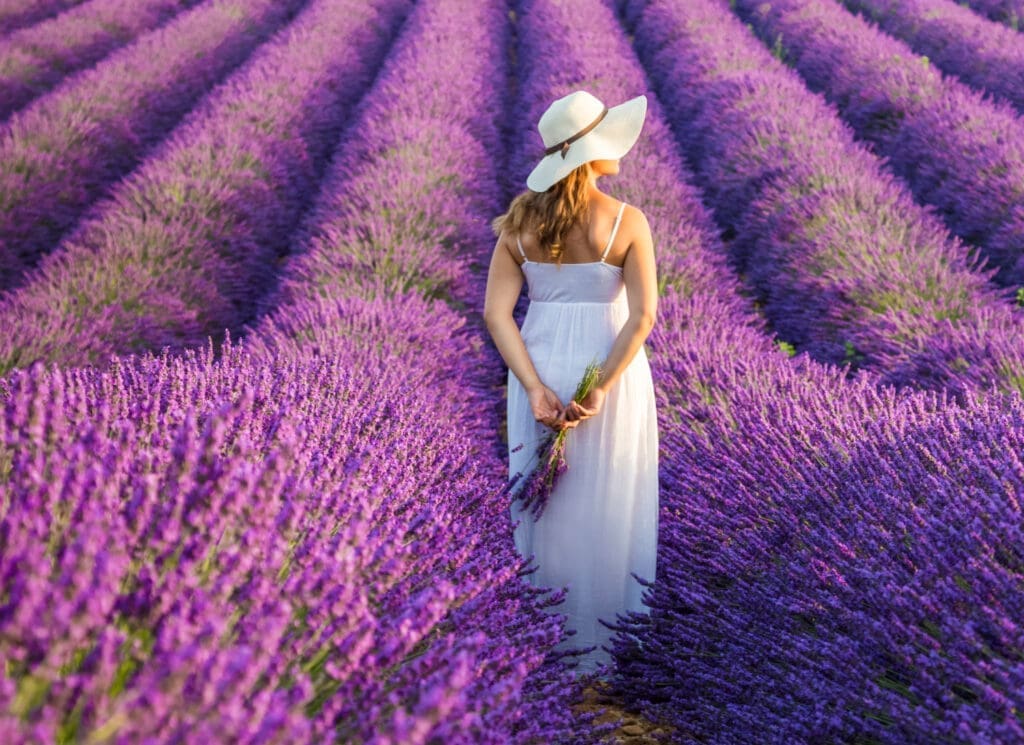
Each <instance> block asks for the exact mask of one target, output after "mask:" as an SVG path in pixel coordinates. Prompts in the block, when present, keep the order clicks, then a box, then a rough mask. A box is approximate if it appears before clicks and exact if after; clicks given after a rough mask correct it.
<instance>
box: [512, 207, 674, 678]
mask: <svg viewBox="0 0 1024 745" xmlns="http://www.w3.org/2000/svg"><path fill="white" fill-rule="evenodd" d="M625 206H626V205H625V203H623V204H622V207H620V208H619V213H618V215H617V216H616V218H615V225H614V227H613V228H612V233H611V236H610V237H609V239H608V245H607V246H606V247H605V250H604V253H603V254H602V255H601V260H600V261H593V262H587V263H582V264H562V265H561V268H559V267H558V266H556V265H555V264H553V263H547V262H535V261H528V260H525V259H526V254H525V252H523V246H522V243H519V251H520V253H522V255H523V259H524V263H523V264H522V270H523V273H524V274H525V275H526V282H527V286H528V289H529V299H530V304H529V307H528V310H527V312H526V316H525V318H524V320H523V325H522V328H521V329H520V333H521V335H522V338H523V342H524V343H525V345H526V349H527V351H528V352H529V354H530V359H531V360H532V361H533V364H534V367H535V368H536V369H537V373H538V374H539V375H540V379H541V381H542V382H543V383H544V384H545V385H546V386H548V387H549V388H551V389H552V390H553V391H554V392H555V393H556V394H557V395H558V398H559V401H560V402H561V403H562V405H563V406H564V405H565V404H567V403H568V402H569V400H570V399H571V397H572V394H573V392H574V391H575V389H576V386H577V384H578V383H579V380H580V378H581V377H582V375H583V371H584V368H586V366H587V363H589V362H590V361H591V360H592V359H594V358H596V360H597V362H598V363H601V362H604V360H605V359H606V358H607V356H608V354H609V353H610V352H611V349H612V345H613V344H614V342H615V338H616V336H617V335H618V333H619V330H620V329H621V328H622V326H623V324H625V322H626V320H627V318H628V317H629V305H628V303H627V300H626V287H625V284H624V282H623V278H622V268H621V267H617V266H615V265H613V264H608V263H606V262H605V257H606V256H607V254H608V249H609V248H611V245H612V241H613V240H614V239H615V233H616V231H617V230H618V227H619V221H620V220H621V218H622V211H623V209H624V208H625ZM548 432H551V430H550V428H548V427H546V426H544V425H542V424H540V423H539V422H537V421H536V420H535V419H534V418H533V413H532V411H531V409H530V403H529V401H528V400H527V397H526V391H525V390H524V389H523V386H522V384H521V383H520V381H519V379H518V378H516V376H515V375H514V374H513V373H512V371H511V370H509V373H508V444H509V476H510V477H512V476H513V475H514V474H516V473H522V474H523V478H521V479H520V480H519V481H518V482H517V484H515V485H514V486H513V494H518V490H519V489H520V488H521V487H522V486H523V485H524V482H525V480H526V479H525V476H526V475H528V473H529V472H530V471H532V470H533V468H534V467H535V466H536V448H537V445H538V444H539V443H540V442H541V440H542V438H543V437H544V436H545V434H546V433H548ZM520 443H522V444H523V447H522V448H519V449H516V446H517V445H519V444H520ZM513 451H514V452H513ZM565 460H566V462H567V463H568V470H567V471H566V472H564V473H563V474H562V475H561V477H560V480H559V481H558V483H557V484H556V486H555V489H554V491H553V492H552V494H551V496H550V499H549V500H548V503H547V506H546V507H545V508H544V512H543V513H542V514H541V516H540V518H539V519H538V520H537V521H536V522H535V521H534V518H533V516H532V515H531V513H530V512H529V510H522V509H521V503H520V502H518V501H513V502H512V504H511V508H510V509H511V517H512V522H513V524H514V528H513V533H514V538H515V545H516V548H517V550H518V551H519V553H520V554H521V555H522V556H523V558H524V559H529V558H530V555H531V554H533V555H535V558H536V562H535V563H536V564H537V566H538V567H539V568H538V570H537V571H536V572H533V573H532V574H529V575H527V578H528V579H529V581H530V582H531V583H532V584H533V585H534V586H536V587H550V588H554V589H557V588H561V587H566V586H567V587H568V588H569V590H568V593H567V595H566V598H565V600H563V601H562V602H561V603H559V604H558V605H555V606H551V607H550V610H551V612H554V613H562V614H565V615H566V616H568V620H567V623H566V625H567V627H568V628H571V629H575V630H576V631H577V633H576V634H575V635H570V636H569V637H567V638H566V639H564V640H563V641H562V642H561V643H560V644H559V645H558V647H557V649H559V650H569V649H579V648H582V647H589V646H592V645H597V648H596V649H595V650H594V651H593V652H590V653H588V654H587V655H585V656H580V657H579V665H578V668H577V670H579V671H581V672H582V671H592V670H593V669H594V668H595V666H596V665H597V664H598V663H599V662H608V663H610V662H611V659H612V658H611V655H610V654H609V650H610V648H611V643H610V641H609V639H610V637H611V636H612V635H613V634H614V633H615V632H614V631H613V630H612V629H609V628H606V627H605V626H603V625H602V624H601V623H600V621H599V619H604V620H605V621H607V622H609V623H615V620H616V619H615V615H616V613H625V611H627V610H631V611H636V612H646V611H648V610H649V609H648V608H647V606H646V605H644V604H643V602H642V601H641V595H642V594H643V591H644V590H645V589H646V588H645V587H644V586H643V585H641V584H640V583H639V582H637V581H636V579H634V578H633V577H632V576H631V575H630V573H631V572H635V573H636V574H637V575H639V576H640V577H643V578H644V579H645V580H649V581H653V580H654V578H655V566H656V559H657V544H658V424H657V418H656V413H655V402H654V384H653V381H652V379H651V370H650V367H649V365H648V361H647V354H646V351H645V349H644V348H643V347H641V348H640V349H639V350H638V351H637V353H636V355H635V356H634V357H633V359H632V360H631V361H630V363H629V365H628V367H627V368H626V369H625V370H624V371H623V373H622V375H621V376H620V377H619V379H618V380H617V381H616V382H615V384H614V385H613V386H612V388H611V390H609V392H608V395H607V396H606V397H605V401H604V406H603V407H602V409H601V411H600V412H599V413H598V414H597V415H596V416H593V417H591V418H590V419H586V420H584V421H582V422H580V424H579V425H578V426H577V427H576V428H575V429H572V430H570V431H569V433H568V436H567V439H566V446H565ZM517 521H518V522H517ZM605 646H607V647H608V650H606V649H604V647H605Z"/></svg>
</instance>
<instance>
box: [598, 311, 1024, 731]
mask: <svg viewBox="0 0 1024 745" xmlns="http://www.w3.org/2000/svg"><path fill="white" fill-rule="evenodd" d="M692 316H693V313H692V309H690V308H672V307H671V306H670V307H669V308H667V309H666V312H665V313H659V328H660V332H659V334H658V337H657V339H656V340H655V344H656V350H657V357H656V359H657V360H658V361H659V366H658V370H657V381H656V382H657V385H656V387H657V389H658V391H659V393H660V394H661V397H660V398H659V407H660V408H666V407H671V410H672V412H673V414H670V415H667V417H668V416H672V415H675V416H679V417H681V419H682V425H681V426H676V427H671V428H666V429H664V430H663V444H662V447H663V449H664V450H666V451H667V452H669V453H673V454H675V457H670V458H667V459H665V460H666V462H665V465H664V467H663V469H662V473H661V478H662V489H663V494H670V495H673V497H672V498H671V501H670V504H671V505H672V507H673V508H674V511H673V513H672V514H674V515H675V516H676V517H675V518H674V519H672V520H671V521H667V526H666V534H665V538H664V540H663V542H662V546H661V551H662V553H661V554H660V556H659V566H661V561H664V563H665V564H664V565H665V572H664V575H663V576H660V577H659V578H658V582H657V583H656V585H655V586H654V588H653V590H652V592H653V596H652V598H651V601H650V602H651V604H652V607H653V609H654V610H652V613H651V617H650V618H649V619H638V620H637V621H636V622H631V623H628V624H624V631H626V632H628V634H627V636H626V638H629V637H636V638H638V639H639V641H640V642H642V647H641V646H639V645H638V644H634V645H633V647H632V649H629V648H623V649H620V654H619V659H618V662H619V670H620V675H619V676H618V678H617V681H618V683H619V686H620V690H622V692H623V695H625V696H626V697H627V698H631V699H634V700H636V701H638V702H643V704H644V705H645V706H646V707H648V708H649V709H650V710H652V711H653V712H654V714H655V715H656V714H657V712H663V713H664V714H665V715H666V716H670V717H672V719H673V721H674V722H676V724H677V726H678V727H679V728H680V730H682V731H685V732H686V733H687V734H688V735H689V736H690V737H693V738H694V739H697V740H702V739H711V740H714V741H715V742H724V743H745V742H752V741H757V742H766V743H784V742H824V741H830V742H857V741H860V742H867V741H873V742H885V743H907V742H915V743H918V742H920V743H924V742H945V741H949V742H954V741H955V742H983V741H987V742H995V741H998V742H1006V741H1013V740H1014V739H1017V738H1019V737H1020V734H1019V733H1020V731H1021V722H1020V720H1019V715H1018V714H1014V713H1013V712H1014V709H1016V711H1018V712H1019V711H1020V710H1021V703H1022V700H1021V693H1020V692H1021V690H1024V689H1022V688H1021V687H1020V685H1019V681H1020V680H1021V675H1022V674H1024V666H1022V664H1021V660H1020V659H1019V655H1018V654H1017V652H1016V650H1018V649H1019V648H1020V641H1021V627H1020V623H1019V619H1020V618H1021V615H1020V614H1021V610H1024V609H1022V608H1021V595H1020V592H1019V585H1020V581H1021V579H1022V577H1021V573H1022V564H1021V561H1020V559H1021V554H1020V545H1021V544H1020V525H1021V514H1020V504H1019V500H1018V499H1017V497H1016V495H1018V494H1019V493H1020V491H1021V487H1022V482H1021V479H1022V477H1024V471H1022V467H1021V463H1020V462H1019V459H1018V458H1017V457H1016V455H1015V454H1016V453H1018V452H1019V447H1020V443H1019V442H1018V440H1019V438H1020V433H1021V431H1022V430H1021V427H1020V423H1021V420H1020V416H1021V413H1022V412H1021V408H1020V400H1019V398H1018V397H1017V396H1016V394H1006V395H1005V396H1004V397H1001V396H998V395H994V393H993V395H991V396H990V397H988V399H987V400H985V401H984V402H980V401H977V400H974V392H973V391H967V393H966V398H967V399H968V400H967V402H966V404H965V405H964V406H960V405H958V404H956V403H954V402H953V401H952V400H951V399H948V398H947V397H946V396H945V394H944V393H943V392H910V391H905V392H903V394H901V395H896V394H895V393H894V392H893V389H892V388H889V387H885V388H879V387H878V386H876V385H875V384H873V383H871V381H870V380H868V379H865V380H863V381H860V382H854V383H852V384H851V383H846V382H844V381H842V380H841V378H840V377H839V376H838V375H837V371H836V370H835V369H834V368H833V369H832V370H824V369H822V368H820V367H818V366H817V365H810V364H808V367H807V374H800V372H799V371H798V369H797V368H796V367H795V366H793V365H782V364H778V363H776V364H772V363H771V362H768V361H765V360H760V364H751V363H750V362H749V356H750V355H749V354H748V353H747V351H746V350H747V348H748V347H747V344H746V342H747V340H746V339H744V338H742V336H740V335H736V336H734V337H732V338H729V339H727V340H725V342H724V343H723V341H722V338H721V334H720V329H718V328H713V327H709V328H700V327H699V326H697V325H695V324H694V323H693V320H692ZM709 349H710V350H713V351H711V352H709V351H707V350H709ZM799 359H804V358H803V357H801V358H798V360H799ZM693 377H699V378H700V379H701V381H702V383H703V385H704V386H706V387H707V388H708V389H710V390H711V391H715V392H718V391H725V392H726V393H725V394H723V395H721V396H720V397H719V396H715V397H714V398H712V397H710V396H703V395H696V394H695V392H694V391H693V390H692V388H693V385H692V384H691V383H690V382H689V381H690V380H691V379H692V378H693Z"/></svg>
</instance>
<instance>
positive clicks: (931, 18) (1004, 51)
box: [843, 0, 1024, 113]
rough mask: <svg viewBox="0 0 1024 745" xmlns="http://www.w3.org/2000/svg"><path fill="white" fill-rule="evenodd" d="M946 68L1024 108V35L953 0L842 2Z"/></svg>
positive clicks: (967, 81) (1019, 109)
mask: <svg viewBox="0 0 1024 745" xmlns="http://www.w3.org/2000/svg"><path fill="white" fill-rule="evenodd" d="M843 2H844V3H845V4H846V7H847V8H849V9H850V10H852V11H855V12H859V13H860V14H861V15H862V16H863V17H864V18H866V19H869V20H871V21H874V22H875V23H877V24H878V25H879V27H881V28H882V29H883V30H885V32H886V33H889V34H891V35H893V36H896V37H898V38H900V39H902V40H903V41H905V42H906V43H907V44H909V45H910V46H911V47H912V48H913V49H914V51H916V52H919V53H920V54H923V55H925V56H926V57H927V59H928V60H929V62H931V63H933V64H935V66H936V67H938V68H939V69H940V70H942V71H943V72H946V73H948V74H950V75H955V76H957V77H958V78H959V79H960V80H962V81H963V82H964V83H966V84H967V85H969V86H971V87H972V88H974V89H975V90H977V91H979V92H982V93H984V92H988V93H991V94H992V95H994V96H997V97H999V98H1002V99H1003V100H1005V101H1007V102H1008V103H1010V104H1011V105H1012V106H1013V107H1014V108H1015V109H1016V110H1017V112H1018V113H1021V112H1024V36H1022V35H1021V34H1018V33H1017V32H1016V31H1014V30H1013V29H1010V28H1006V27H1005V26H1003V25H1001V24H998V23H995V22H993V21H989V20H986V19H984V18H980V17H979V16H978V15H977V14H975V13H972V12H971V11H970V10H968V9H967V8H965V7H963V6H962V5H958V4H957V3H955V2H952V0H898V1H897V0H843Z"/></svg>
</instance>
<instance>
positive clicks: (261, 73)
mask: <svg viewBox="0 0 1024 745" xmlns="http://www.w3.org/2000/svg"><path fill="white" fill-rule="evenodd" d="M408 8H409V0H382V1H381V2H379V3H377V4H376V5H372V4H366V3H361V2H355V0H346V2H342V3H338V2H330V1H329V0H316V2H314V3H313V4H311V5H310V6H309V7H307V8H306V9H304V10H303V12H302V13H301V14H300V15H299V17H297V18H296V19H295V21H294V22H293V23H292V24H290V25H289V26H288V27H287V28H286V29H284V30H283V31H282V32H281V33H280V34H278V35H277V36H276V37H275V38H274V39H273V40H272V41H271V42H269V43H268V44H267V45H265V46H264V47H262V48H261V49H260V51H259V53H258V54H257V55H256V56H255V57H253V58H252V59H251V60H250V62H249V63H248V64H247V65H246V66H245V67H244V68H243V69H242V70H240V71H239V72H238V73H237V74H236V75H234V76H232V78H230V79H229V80H228V81H227V82H225V83H224V84H223V85H222V86H221V87H220V88H219V89H218V90H217V91H216V92H215V93H214V94H213V95H212V96H210V97H208V98H207V99H206V100H205V101H204V103H203V105H202V107H201V108H199V109H197V110H196V111H194V112H193V113H192V114H191V115H190V116H189V117H188V119H187V120H186V121H185V122H184V123H183V124H182V125H181V126H180V127H178V128H177V129H175V131H174V132H173V133H172V135H171V136H170V137H169V138H168V140H166V141H165V142H164V143H162V145H161V147H160V149H159V150H158V151H157V152H156V153H155V154H154V155H153V157H151V158H150V159H149V160H147V161H146V162H145V163H144V164H143V165H142V166H141V167H140V168H138V169H137V170H136V171H134V172H133V173H132V174H131V175H130V176H129V177H128V178H127V179H125V180H124V181H122V182H121V183H120V184H118V186H117V188H116V189H115V190H114V192H113V194H112V196H111V198H110V199H109V200H106V201H104V202H103V203H101V204H100V205H98V206H97V208H96V209H95V210H94V211H93V214H92V215H91V216H90V218H89V219H88V220H86V221H85V222H83V223H82V224H81V225H79V227H78V228H77V229H76V230H75V231H74V232H73V233H72V234H71V235H70V236H69V237H68V238H67V239H66V240H65V241H64V242H63V244H62V246H61V250H59V251H57V252H56V253H53V254H51V255H50V256H48V257H47V258H46V259H45V260H44V261H43V263H42V264H40V266H39V268H38V269H37V271H36V272H34V273H33V275H32V277H31V281H30V282H28V283H26V284H25V285H23V286H22V287H20V288H18V289H17V290H16V291H14V292H12V293H10V294H9V295H7V296H6V297H4V298H0V319H3V322H4V323H6V324H8V326H7V328H8V333H7V334H6V335H5V336H4V338H3V339H2V340H0V372H2V371H5V370H9V369H11V368H12V367H27V366H28V365H29V364H31V363H32V362H33V361H35V360H45V361H50V362H58V363H61V364H70V365H79V364H102V363H103V362H104V361H105V360H106V358H107V357H109V356H110V355H111V354H115V353H122V352H139V351H142V350H146V349H161V348H162V347H164V346H169V347H172V348H181V347H187V346H192V345H196V344H202V343H204V341H205V340H206V338H207V336H208V335H214V336H217V337H218V338H220V337H222V336H223V332H224V329H225V328H231V329H238V328H240V327H241V325H242V324H243V323H244V322H245V321H246V320H248V319H249V318H250V317H251V316H252V313H253V305H254V302H255V299H256V298H257V297H258V296H259V295H260V294H262V292H264V291H265V290H266V289H267V288H268V287H269V286H270V283H271V280H272V278H273V276H274V274H275V272H276V270H277V260H278V258H279V255H280V254H281V253H282V252H283V249H284V248H285V246H286V241H287V238H288V236H289V235H290V233H291V232H292V230H293V229H294V227H295V225H296V224H297V223H298V221H299V219H300V217H301V214H302V212H303V211H304V210H305V208H306V207H307V205H308V202H309V200H310V199H311V197H312V195H313V194H315V192H316V190H317V188H318V186H319V182H320V178H321V177H322V175H323V172H324V169H325V167H326V161H327V159H328V158H329V156H330V153H331V149H332V148H333V147H334V146H335V145H336V144H337V141H338V137H339V135H340V132H341V131H342V129H343V127H344V126H345V124H346V123H347V121H348V119H349V114H350V110H351V108H352V107H353V106H354V105H355V104H356V103H357V102H358V99H359V98H360V97H361V96H362V94H363V93H365V91H366V89H367V88H368V87H369V85H370V83H371V82H372V79H373V75H374V72H375V70H376V67H377V65H378V64H379V62H380V60H381V59H382V58H383V56H384V54H385V51H386V49H387V48H388V46H389V43H390V41H391V39H392V38H393V34H394V33H395V31H396V29H397V27H398V24H399V23H400V21H401V20H402V19H403V18H404V17H405V15H406V13H407V12H408Z"/></svg>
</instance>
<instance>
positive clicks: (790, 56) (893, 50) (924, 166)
mask: <svg viewBox="0 0 1024 745" xmlns="http://www.w3.org/2000/svg"><path fill="white" fill-rule="evenodd" d="M736 10H737V12H738V13H739V14H740V15H741V17H742V18H743V19H744V20H746V21H749V22H750V23H752V24H753V27H754V30H755V32H756V33H758V34H759V35H760V36H761V37H762V39H763V40H764V41H765V42H766V43H768V44H781V48H782V49H783V50H784V51H783V52H782V53H783V54H784V55H785V56H786V58H787V60H788V61H790V63H791V64H792V65H793V66H794V67H795V68H796V69H797V70H798V71H799V72H800V74H801V76H803V78H804V79H805V80H806V81H807V84H808V85H809V86H810V87H811V88H812V89H813V90H815V91H821V92H823V93H824V94H825V95H826V96H827V98H828V99H829V100H830V101H832V102H834V103H835V104H836V105H837V107H838V108H839V110H840V111H841V112H842V114H843V117H844V119H845V120H846V121H847V122H849V123H850V125H851V126H852V127H853V129H854V131H855V132H856V133H857V135H858V137H860V138H862V139H864V140H867V141H869V142H871V143H872V145H873V147H874V149H875V151H876V152H877V153H878V154H880V155H882V156H884V157H886V158H887V165H888V166H889V167H890V168H891V169H892V170H893V172H895V173H896V174H897V175H898V176H900V177H901V178H903V179H905V180H906V182H907V183H908V184H909V186H910V189H911V190H912V191H913V192H914V195H915V197H916V198H917V199H918V200H919V201H920V202H923V203H925V204H930V205H934V206H935V207H936V208H937V212H938V214H939V215H940V216H941V217H942V219H943V220H944V221H945V222H946V225H947V226H948V227H949V229H950V230H951V231H952V232H954V233H955V234H957V235H958V236H960V237H961V238H963V239H964V240H965V241H966V242H967V243H969V244H973V245H976V246H978V247H979V248H980V249H981V250H982V251H983V253H984V255H985V256H986V257H987V258H988V260H989V263H990V264H991V265H993V266H995V267H997V268H998V270H999V271H998V273H997V274H996V275H995V280H996V281H997V282H999V283H1000V284H1002V285H1007V286H1012V287H1015V288H1016V287H1017V286H1019V285H1024V122H1021V120H1020V119H1018V117H1017V112H1016V110H1014V109H1013V107H1012V106H1010V105H1009V104H1007V103H1005V102H1003V101H998V100H985V99H984V98H983V97H982V95H981V94H979V93H977V92H976V91H972V90H971V89H969V88H967V87H966V86H965V85H963V84H962V83H960V82H958V81H956V80H954V79H951V78H943V76H942V75H941V73H939V72H938V71H936V70H934V69H933V68H931V67H930V66H928V65H926V64H922V60H921V59H920V58H918V57H917V55H915V54H914V52H913V51H912V50H911V49H910V48H909V47H908V46H907V45H906V44H904V43H903V42H901V41H897V40H896V39H893V38H892V37H890V36H888V35H886V34H885V33H883V32H882V31H880V30H879V29H878V28H877V27H873V26H872V25H870V24H869V23H867V22H866V21H865V20H864V19H862V18H860V17H857V16H855V15H852V14H851V13H849V12H847V11H846V10H844V9H843V7H842V6H841V5H839V4H838V3H837V2H834V0H781V2H773V3H771V7H770V8H769V7H768V6H767V5H764V4H761V3H760V2H758V1H757V0H737V2H736ZM1021 293H1022V294H1021V296H1020V299H1022V300H1024V289H1021Z"/></svg>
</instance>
